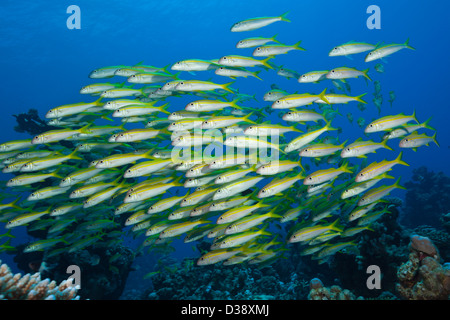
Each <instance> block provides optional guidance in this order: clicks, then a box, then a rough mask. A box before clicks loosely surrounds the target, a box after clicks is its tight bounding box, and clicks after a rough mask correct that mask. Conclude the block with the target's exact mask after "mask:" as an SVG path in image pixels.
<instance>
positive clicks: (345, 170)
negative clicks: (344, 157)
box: [341, 161, 353, 173]
mask: <svg viewBox="0 0 450 320" xmlns="http://www.w3.org/2000/svg"><path fill="white" fill-rule="evenodd" d="M348 165H349V162H348V161H346V162H345V163H344V164H343V165H342V166H341V170H342V172H347V173H353V171H352V170H351V169H350V168H349V167H348Z"/></svg>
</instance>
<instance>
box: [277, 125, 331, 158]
mask: <svg viewBox="0 0 450 320" xmlns="http://www.w3.org/2000/svg"><path fill="white" fill-rule="evenodd" d="M332 130H337V129H336V128H333V127H331V123H329V122H327V124H326V125H325V126H324V127H322V128H320V129H317V130H314V131H309V132H307V133H304V134H302V135H301V136H299V137H297V138H295V139H294V140H292V141H291V142H289V143H288V145H287V146H286V148H285V149H284V152H292V151H295V150H298V149H300V148H301V147H303V146H304V145H306V144H308V143H310V142H312V141H314V140H315V139H316V138H317V137H319V136H320V135H321V134H322V133H324V132H326V131H332Z"/></svg>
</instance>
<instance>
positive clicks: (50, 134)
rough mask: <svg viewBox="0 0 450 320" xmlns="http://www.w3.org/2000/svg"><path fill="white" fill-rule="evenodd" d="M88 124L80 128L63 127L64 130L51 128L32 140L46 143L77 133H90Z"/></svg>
mask: <svg viewBox="0 0 450 320" xmlns="http://www.w3.org/2000/svg"><path fill="white" fill-rule="evenodd" d="M89 126H90V125H89V124H88V125H86V126H84V127H82V128H80V129H62V130H50V131H46V132H44V133H41V134H38V135H37V136H35V137H34V138H33V140H31V143H32V144H45V143H50V142H57V141H61V140H64V139H67V138H69V137H71V136H73V135H75V134H77V133H89V130H88V127H89Z"/></svg>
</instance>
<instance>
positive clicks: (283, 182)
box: [258, 173, 305, 198]
mask: <svg viewBox="0 0 450 320" xmlns="http://www.w3.org/2000/svg"><path fill="white" fill-rule="evenodd" d="M304 178H305V176H303V174H302V173H299V174H297V175H295V176H293V177H285V178H282V179H274V180H273V181H271V182H270V183H268V184H267V185H265V186H264V187H262V188H261V190H260V191H259V193H258V198H267V197H270V196H274V195H277V194H279V193H281V192H283V191H284V190H286V189H288V188H290V187H292V186H293V185H294V183H296V182H297V181H300V180H302V179H304Z"/></svg>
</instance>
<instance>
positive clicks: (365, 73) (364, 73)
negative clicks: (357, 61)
mask: <svg viewBox="0 0 450 320" xmlns="http://www.w3.org/2000/svg"><path fill="white" fill-rule="evenodd" d="M368 72H369V69H366V70H363V75H364V77H366V78H367V79H369V80H370V81H372V79H370V77H369V75H368V74H367V73H368Z"/></svg>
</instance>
